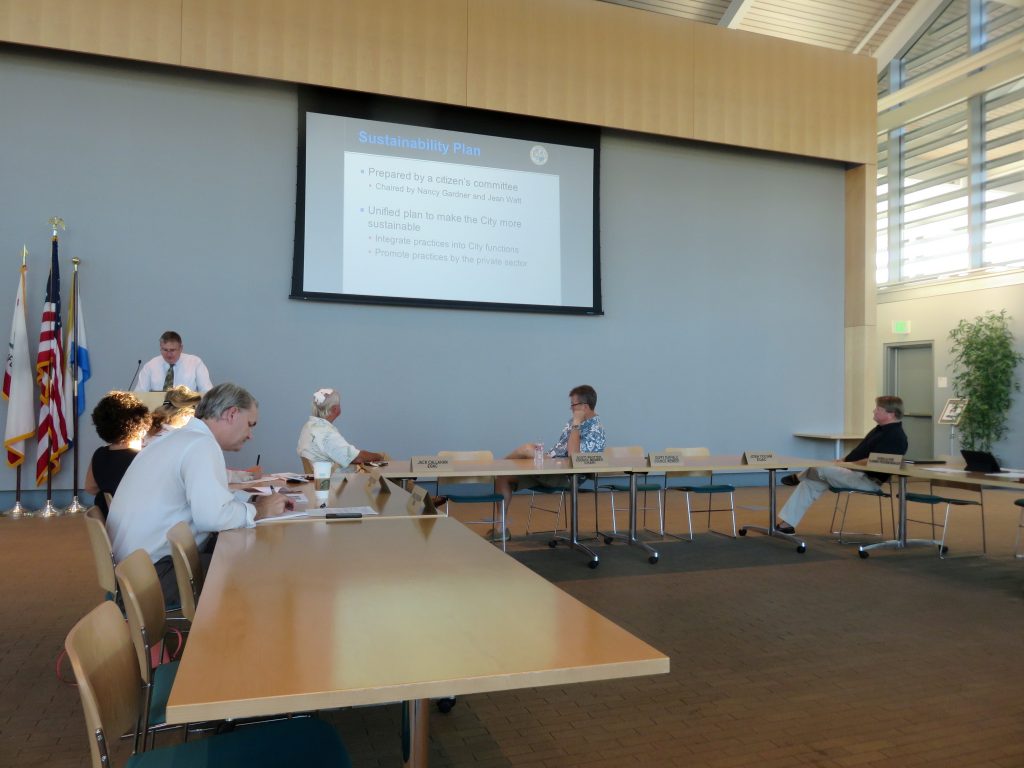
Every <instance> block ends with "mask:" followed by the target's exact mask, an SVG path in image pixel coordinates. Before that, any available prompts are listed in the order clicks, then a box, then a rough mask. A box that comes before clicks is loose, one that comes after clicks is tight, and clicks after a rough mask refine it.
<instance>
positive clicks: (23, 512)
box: [0, 244, 34, 520]
mask: <svg viewBox="0 0 1024 768" xmlns="http://www.w3.org/2000/svg"><path fill="white" fill-rule="evenodd" d="M27 263H28V246H26V245H24V244H23V245H22V246H21V271H22V275H24V274H25V265H26V264H27ZM30 394H31V393H30ZM8 418H10V415H8ZM26 455H27V452H26ZM24 464H25V457H24V456H23V457H22V461H21V462H19V464H18V466H17V467H15V468H14V506H13V507H11V508H10V509H5V510H3V511H2V512H0V517H10V518H11V519H13V520H18V519H20V518H22V517H32V516H33V514H34V513H33V512H32V510H30V509H27V508H26V507H25V506H24V505H22V503H21V468H22V466H24Z"/></svg>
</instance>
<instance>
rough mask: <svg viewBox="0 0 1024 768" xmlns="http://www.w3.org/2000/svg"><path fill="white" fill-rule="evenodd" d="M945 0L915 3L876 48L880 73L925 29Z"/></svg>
mask: <svg viewBox="0 0 1024 768" xmlns="http://www.w3.org/2000/svg"><path fill="white" fill-rule="evenodd" d="M945 2H946V0H917V2H916V3H914V7H913V8H911V9H910V10H909V11H907V15H906V16H904V17H903V18H902V19H900V23H899V24H897V25H896V26H895V27H894V28H893V30H892V32H890V33H889V36H888V37H886V38H885V40H883V41H882V42H881V44H880V45H879V46H878V48H877V49H875V59H877V60H878V69H877V71H878V72H879V73H881V72H882V70H883V69H885V68H886V67H887V66H889V62H890V61H892V60H893V57H894V56H897V55H898V54H899V53H900V51H902V50H903V49H904V47H906V45H907V43H909V42H910V41H911V40H913V39H914V38H915V37H917V36H918V35H919V34H920V33H921V32H923V31H924V29H925V27H926V26H927V24H928V23H929V22H930V21H931V19H932V15H933V14H934V13H935V11H937V10H938V9H939V6H941V5H942V4H943V3H945Z"/></svg>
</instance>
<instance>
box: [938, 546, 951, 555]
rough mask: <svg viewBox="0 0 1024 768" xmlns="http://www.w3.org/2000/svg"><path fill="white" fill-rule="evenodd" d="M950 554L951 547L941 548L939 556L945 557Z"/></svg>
mask: <svg viewBox="0 0 1024 768" xmlns="http://www.w3.org/2000/svg"><path fill="white" fill-rule="evenodd" d="M947 552H949V547H939V554H940V555H944V554H946V553H947Z"/></svg>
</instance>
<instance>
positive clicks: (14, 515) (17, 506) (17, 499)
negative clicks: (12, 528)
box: [0, 464, 34, 520]
mask: <svg viewBox="0 0 1024 768" xmlns="http://www.w3.org/2000/svg"><path fill="white" fill-rule="evenodd" d="M14 486H15V490H14V506H13V507H11V508H10V509H5V510H3V511H2V512H0V517H9V518H11V519H12V520H20V519H21V518H23V517H32V516H33V514H34V513H33V512H32V510H30V509H26V508H25V507H23V506H22V504H21V464H19V465H18V466H17V468H16V469H15V475H14Z"/></svg>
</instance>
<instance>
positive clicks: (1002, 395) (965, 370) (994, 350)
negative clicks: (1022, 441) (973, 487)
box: [949, 309, 1024, 451]
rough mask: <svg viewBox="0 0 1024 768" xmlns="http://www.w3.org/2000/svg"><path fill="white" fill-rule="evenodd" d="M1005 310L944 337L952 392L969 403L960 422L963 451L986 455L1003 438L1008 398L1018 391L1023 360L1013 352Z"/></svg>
mask: <svg viewBox="0 0 1024 768" xmlns="http://www.w3.org/2000/svg"><path fill="white" fill-rule="evenodd" d="M1010 319H1011V318H1010V316H1009V315H1007V314H1006V310H1005V309H1003V310H1000V311H999V312H998V313H996V312H992V311H989V312H986V313H985V314H984V315H982V316H979V317H976V318H974V320H970V321H968V320H961V321H960V323H959V324H958V325H957V327H956V328H954V329H953V330H951V331H950V332H949V338H950V339H951V340H952V342H953V343H952V346H950V348H949V351H950V354H951V355H952V357H953V360H952V363H951V365H952V366H953V392H954V393H955V394H956V396H957V397H966V398H969V400H968V402H967V407H966V408H964V411H963V415H962V416H961V417H960V425H959V428H960V442H961V444H962V445H963V447H964V448H967V449H969V450H976V451H991V450H992V446H993V445H995V444H996V443H998V442H999V441H1000V440H1001V439H1002V438H1003V436H1004V435H1005V434H1006V419H1007V416H1008V414H1009V412H1010V404H1011V402H1012V400H1013V393H1014V392H1019V391H1020V382H1018V381H1017V377H1016V370H1015V369H1016V368H1017V365H1019V364H1020V363H1021V362H1022V361H1024V355H1022V354H1020V353H1019V352H1017V351H1016V350H1015V349H1014V346H1013V333H1012V332H1011V330H1010V324H1009V321H1010Z"/></svg>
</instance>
